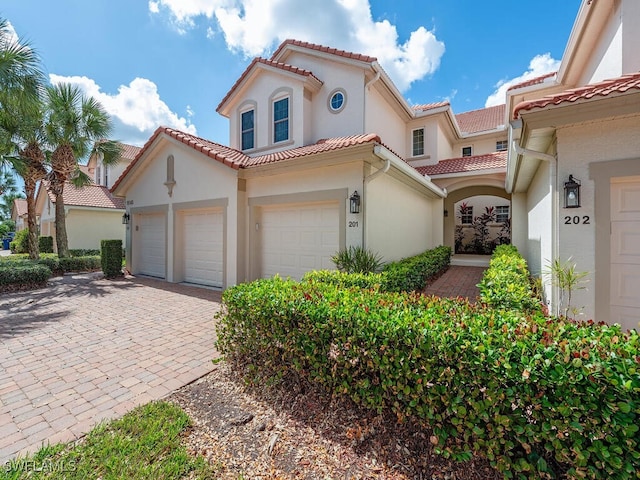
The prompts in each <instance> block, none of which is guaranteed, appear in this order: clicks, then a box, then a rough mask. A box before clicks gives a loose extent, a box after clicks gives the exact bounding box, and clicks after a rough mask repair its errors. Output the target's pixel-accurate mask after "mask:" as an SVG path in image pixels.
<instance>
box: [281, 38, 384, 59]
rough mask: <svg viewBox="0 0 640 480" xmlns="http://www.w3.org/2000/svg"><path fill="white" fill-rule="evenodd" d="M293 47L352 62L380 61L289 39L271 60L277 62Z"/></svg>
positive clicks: (358, 54)
mask: <svg viewBox="0 0 640 480" xmlns="http://www.w3.org/2000/svg"><path fill="white" fill-rule="evenodd" d="M289 45H293V46H296V47H302V48H308V49H310V50H316V51H318V52H324V53H330V54H332V55H338V56H339V57H344V58H350V59H352V60H358V61H360V62H366V63H373V62H376V61H378V59H377V58H376V57H370V56H368V55H362V54H360V53H353V52H347V51H346V50H340V49H337V48H330V47H325V46H323V45H317V44H315V43H309V42H301V41H300V40H293V39H287V40H285V41H284V42H282V43H281V44H280V46H279V47H278V48H277V50H276V51H275V52H273V55H271V60H275V59H276V58H278V56H279V55H280V54H281V53H282V52H283V51H284V49H285V48H286V47H287V46H289Z"/></svg>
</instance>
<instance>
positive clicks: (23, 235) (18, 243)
mask: <svg viewBox="0 0 640 480" xmlns="http://www.w3.org/2000/svg"><path fill="white" fill-rule="evenodd" d="M9 249H10V250H11V253H27V252H28V251H29V229H27V228H24V229H22V230H20V231H19V232H17V233H16V236H15V237H13V240H12V241H11V242H9Z"/></svg>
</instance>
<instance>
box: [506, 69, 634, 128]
mask: <svg viewBox="0 0 640 480" xmlns="http://www.w3.org/2000/svg"><path fill="white" fill-rule="evenodd" d="M629 90H640V72H638V73H632V74H630V75H624V76H622V77H618V78H613V79H610V80H605V81H602V82H598V83H593V84H591V85H585V86H584V87H578V88H572V89H570V90H566V91H564V92H562V93H559V94H556V95H548V96H546V97H542V98H539V99H537V100H530V101H526V102H521V103H519V104H518V105H516V107H515V108H514V110H513V118H514V119H517V118H518V115H519V114H520V112H521V111H523V110H532V109H534V108H544V107H547V106H549V105H560V104H562V103H574V102H577V101H579V100H590V99H592V98H594V97H606V96H608V95H611V94H616V93H619V94H622V93H625V92H627V91H629Z"/></svg>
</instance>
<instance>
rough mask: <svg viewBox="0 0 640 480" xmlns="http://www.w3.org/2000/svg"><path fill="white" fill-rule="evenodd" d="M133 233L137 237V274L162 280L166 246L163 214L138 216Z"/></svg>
mask: <svg viewBox="0 0 640 480" xmlns="http://www.w3.org/2000/svg"><path fill="white" fill-rule="evenodd" d="M135 233H136V234H137V235H138V242H137V246H138V271H139V273H142V274H143V275H150V276H152V277H160V278H164V277H165V261H166V260H165V259H166V253H165V252H166V244H167V239H166V236H167V235H166V222H165V216H164V214H153V215H151V214H148V215H138V216H137V220H136V232H135ZM134 255H136V253H135V252H134Z"/></svg>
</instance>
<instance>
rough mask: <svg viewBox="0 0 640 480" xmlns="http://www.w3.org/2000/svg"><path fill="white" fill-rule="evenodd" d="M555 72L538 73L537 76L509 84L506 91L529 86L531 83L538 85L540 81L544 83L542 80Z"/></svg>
mask: <svg viewBox="0 0 640 480" xmlns="http://www.w3.org/2000/svg"><path fill="white" fill-rule="evenodd" d="M557 73H558V72H551V73H545V74H544V75H540V76H539V77H536V78H531V79H529V80H526V81H524V82H521V83H516V84H515V85H511V86H510V87H509V88H507V92H508V91H510V90H515V89H517V88H524V87H531V86H533V85H539V84H541V83H544V81H545V80H546V79H547V78H551V77H555V76H556V74H557Z"/></svg>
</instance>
